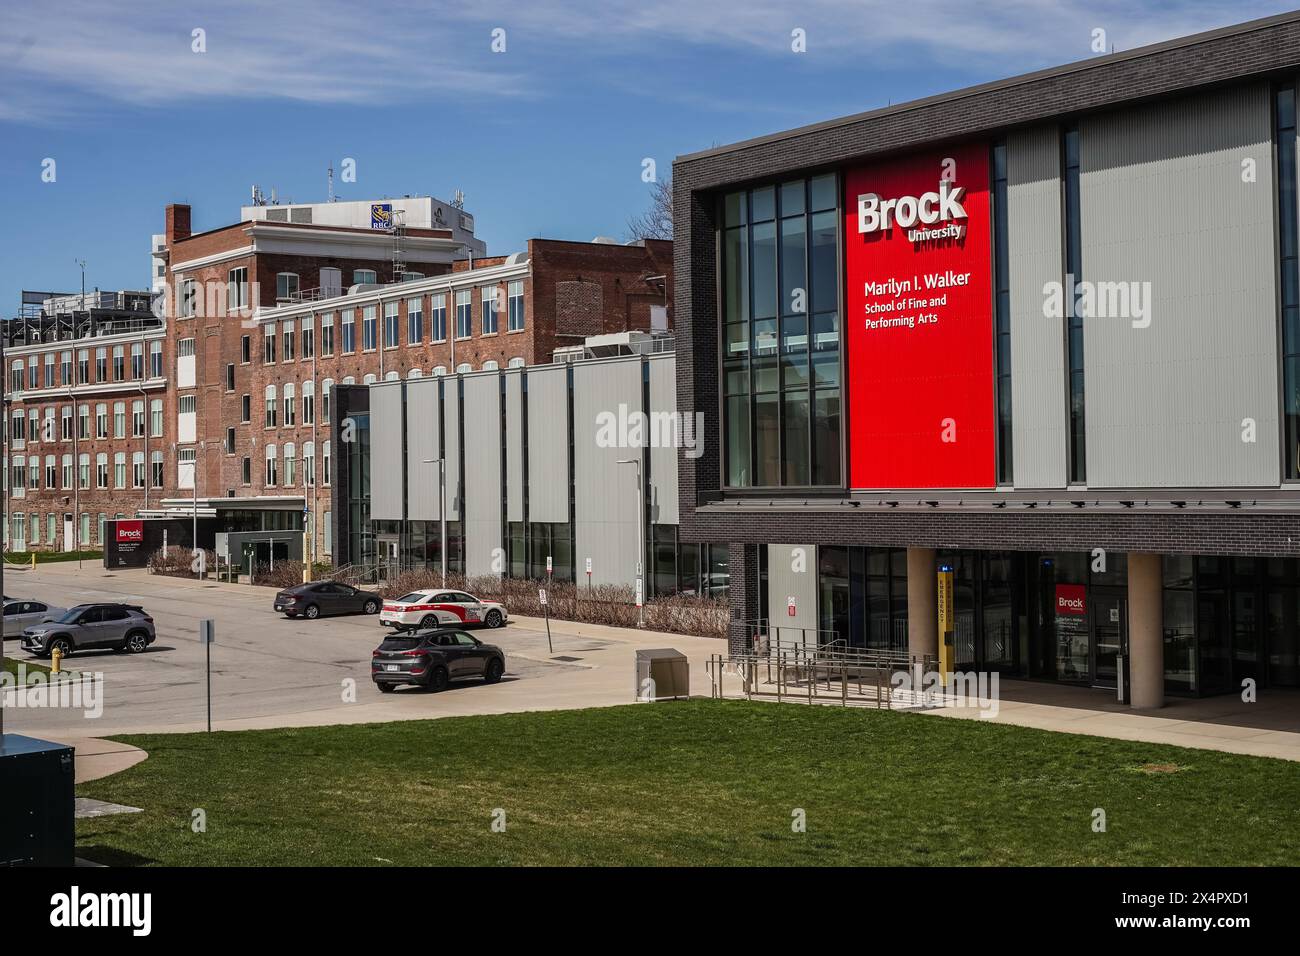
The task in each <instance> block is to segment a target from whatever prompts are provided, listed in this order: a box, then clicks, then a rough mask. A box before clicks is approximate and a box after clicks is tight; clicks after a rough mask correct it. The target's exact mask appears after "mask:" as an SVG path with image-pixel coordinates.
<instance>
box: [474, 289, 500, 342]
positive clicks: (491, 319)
mask: <svg viewBox="0 0 1300 956" xmlns="http://www.w3.org/2000/svg"><path fill="white" fill-rule="evenodd" d="M478 296H479V302H480V303H481V304H482V307H483V334H484V335H496V334H497V288H496V286H492V285H488V286H484V287H483V288H481V289H479V290H478Z"/></svg>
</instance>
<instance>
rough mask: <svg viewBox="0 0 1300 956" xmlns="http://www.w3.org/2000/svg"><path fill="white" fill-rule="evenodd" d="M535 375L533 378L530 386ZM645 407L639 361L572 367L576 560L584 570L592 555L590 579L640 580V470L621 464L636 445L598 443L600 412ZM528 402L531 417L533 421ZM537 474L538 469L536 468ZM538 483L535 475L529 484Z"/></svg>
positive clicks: (596, 581)
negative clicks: (638, 554)
mask: <svg viewBox="0 0 1300 956" xmlns="http://www.w3.org/2000/svg"><path fill="white" fill-rule="evenodd" d="M531 383H532V379H531V377H530V378H529V387H530V389H531ZM620 406H624V409H623V415H627V414H631V413H632V412H633V411H639V410H640V409H641V363H640V362H629V361H626V360H624V361H614V362H579V363H577V364H575V365H574V366H573V470H574V508H575V511H576V516H575V523H576V525H577V527H576V528H575V529H574V547H575V549H576V551H575V554H574V560H575V563H576V565H577V567H578V569H579V572H580V573H581V572H582V571H583V570H584V569H585V568H586V559H587V558H591V560H592V583H594V584H626V583H627V582H629V581H634V580H635V579H636V565H637V523H638V521H639V520H640V516H641V514H642V513H643V512H642V508H641V502H640V501H638V500H637V494H636V469H635V468H634V467H633V466H631V465H620V464H617V462H618V460H619V459H621V458H636V457H638V456H640V455H641V452H642V450H641V449H636V448H626V447H619V445H620V443H618V442H615V443H611V444H614V446H615V447H610V448H601V447H598V446H597V444H596V435H597V429H598V427H599V425H600V422H601V419H600V416H601V415H608V414H612V415H615V416H619V415H620ZM531 413H532V405H531V403H530V406H529V422H530V424H531V421H532V414H531ZM533 474H534V475H536V474H537V472H536V471H534V472H533ZM536 486H537V479H536V478H535V477H534V479H533V482H532V485H530V488H534V487H536Z"/></svg>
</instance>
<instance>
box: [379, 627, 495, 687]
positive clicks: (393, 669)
mask: <svg viewBox="0 0 1300 956" xmlns="http://www.w3.org/2000/svg"><path fill="white" fill-rule="evenodd" d="M505 672H506V655H505V654H504V653H503V652H502V650H501V648H499V647H497V646H496V645H494V644H484V643H483V642H482V641H480V640H479V639H478V638H476V637H474V636H473V635H470V634H466V633H465V632H464V631H461V630H457V629H456V628H451V627H440V628H433V629H430V630H426V631H419V632H417V633H415V634H402V635H400V636H394V637H387V638H384V643H382V644H380V645H379V647H377V648H376V649H375V652H374V654H373V655H372V656H371V659H370V677H371V679H372V680H373V681H374V682H375V684H376V685H377V686H378V687H379V689H380V690H381V691H383V692H384V693H385V694H387V693H391V692H392V691H394V690H396V689H397V685H398V684H417V685H419V686H420V687H423V688H425V689H426V690H432V691H439V690H443V689H444V688H446V686H447V684H448V683H450V682H451V681H454V680H465V679H467V678H480V679H482V680H483V681H484V682H485V683H488V684H495V683H496V682H497V681H499V680H500V679H501V675H502V674H504V673H505Z"/></svg>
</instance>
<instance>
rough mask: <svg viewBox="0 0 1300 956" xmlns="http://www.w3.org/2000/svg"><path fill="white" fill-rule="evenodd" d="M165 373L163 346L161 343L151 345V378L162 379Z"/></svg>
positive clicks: (151, 343)
mask: <svg viewBox="0 0 1300 956" xmlns="http://www.w3.org/2000/svg"><path fill="white" fill-rule="evenodd" d="M162 373H163V344H162V343H161V342H150V343H149V377H150V378H162Z"/></svg>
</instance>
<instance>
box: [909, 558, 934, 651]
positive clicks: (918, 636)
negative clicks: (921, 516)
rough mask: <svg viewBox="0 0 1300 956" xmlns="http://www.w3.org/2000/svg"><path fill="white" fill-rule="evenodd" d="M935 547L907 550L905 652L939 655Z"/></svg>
mask: <svg viewBox="0 0 1300 956" xmlns="http://www.w3.org/2000/svg"><path fill="white" fill-rule="evenodd" d="M935 588H936V578H935V563H934V548H908V549H907V653H908V654H909V655H911V656H912V657H922V656H924V655H927V654H928V655H929V656H930V657H932V658H934V657H938V654H939V604H938V599H937V595H936V594H935Z"/></svg>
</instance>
